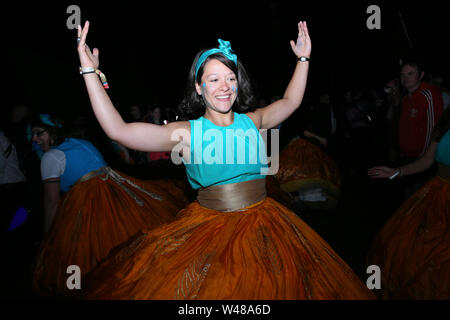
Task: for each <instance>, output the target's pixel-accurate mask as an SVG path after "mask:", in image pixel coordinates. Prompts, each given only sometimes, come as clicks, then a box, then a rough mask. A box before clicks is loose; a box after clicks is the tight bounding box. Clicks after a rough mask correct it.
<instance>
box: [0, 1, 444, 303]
mask: <svg viewBox="0 0 450 320" xmlns="http://www.w3.org/2000/svg"><path fill="white" fill-rule="evenodd" d="M72 4H76V5H78V6H79V7H80V9H81V20H82V22H84V21H85V20H89V21H90V22H91V28H90V33H89V35H88V41H87V43H88V44H89V46H90V47H91V48H94V47H97V48H99V49H100V69H101V70H102V71H103V72H104V73H105V74H106V76H107V79H108V82H109V85H110V89H109V90H108V93H109V95H110V97H111V99H112V101H113V103H114V105H115V107H116V108H117V109H118V110H119V111H121V112H122V113H123V114H124V113H125V112H126V110H127V108H128V107H130V106H131V105H134V104H140V105H148V104H150V103H157V104H161V105H162V106H164V107H169V108H175V107H176V106H177V105H178V103H179V102H180V100H181V99H182V96H183V92H184V89H185V85H186V80H187V75H188V71H189V69H190V67H191V63H192V61H193V59H194V57H195V55H196V53H197V52H198V51H199V50H201V49H203V48H211V47H217V39H218V38H222V39H224V40H228V41H230V42H231V44H232V48H233V49H234V51H235V52H236V53H237V55H238V56H239V58H240V59H241V60H242V61H243V63H244V64H245V66H246V67H247V69H248V71H249V73H250V75H251V76H252V78H253V79H254V81H255V83H256V85H257V89H258V93H259V95H260V96H261V97H262V98H265V99H266V100H268V99H270V98H271V97H273V96H277V95H278V96H280V95H282V94H283V92H284V90H285V88H286V85H287V83H288V81H289V79H290V77H291V75H292V72H293V71H294V67H295V56H294V54H293V53H292V51H291V48H290V45H289V41H290V40H291V39H292V40H295V39H296V36H297V23H298V21H300V20H306V21H307V23H308V27H309V31H310V36H311V39H312V47H313V49H312V61H311V64H310V72H309V80H308V87H307V91H306V97H305V98H306V100H308V99H310V97H312V96H316V95H317V94H318V93H320V92H323V91H328V92H330V93H332V94H333V95H334V96H342V94H343V93H344V91H345V90H347V89H350V88H353V87H355V86H367V87H374V88H377V89H382V88H383V86H384V85H385V84H386V83H387V82H388V81H389V80H391V79H393V78H395V77H397V76H398V74H399V62H400V59H403V57H405V56H407V55H409V54H411V53H414V54H415V55H419V56H422V57H423V59H424V60H425V62H426V64H427V69H428V71H432V72H437V73H440V74H442V75H443V76H444V78H445V80H446V81H448V79H449V78H450V68H449V64H448V58H449V57H450V46H448V45H447V44H448V43H449V37H450V32H449V31H450V28H449V22H448V15H449V14H448V12H447V11H446V10H445V7H444V5H443V2H442V1H441V2H433V1H426V2H423V1H422V2H417V1H414V2H411V1H405V2H401V3H400V2H395V3H392V2H389V3H387V2H383V1H360V2H350V3H349V2H347V1H346V2H344V1H334V2H331V1H325V2H324V1H314V0H310V1H304V0H302V1H294V2H293V1H288V2H276V1H273V0H260V1H255V2H247V1H245V2H244V1H235V2H232V1H221V2H212V1H209V2H207V1H195V2H193V1H184V2H180V1H165V2H164V1H163V2H154V1H145V2H144V1H120V2H113V1H95V2H93V1H91V2H79V1H77V2H69V1H60V2H58V3H52V2H47V3H46V2H42V1H41V2H33V3H31V2H22V1H20V2H19V1H15V2H13V3H9V4H8V6H7V7H2V9H1V10H2V11H1V12H2V17H1V18H0V23H1V30H2V32H1V36H0V42H1V44H2V45H1V50H2V53H3V57H4V60H3V61H2V66H1V71H2V78H3V80H4V81H3V85H2V90H1V97H2V100H1V102H2V105H1V108H2V111H3V114H2V117H1V120H2V122H7V121H8V119H7V118H8V117H7V111H8V109H9V108H11V107H12V106H13V105H17V104H26V105H27V106H29V107H30V108H31V109H32V111H36V112H39V113H50V114H52V115H59V116H61V117H63V118H65V119H66V120H71V119H75V118H77V117H79V116H88V117H89V118H90V119H91V121H92V122H93V123H94V125H95V126H97V127H98V124H97V123H96V120H95V118H94V117H93V114H92V110H91V106H90V103H89V99H88V95H87V92H86V88H85V85H84V82H83V79H82V77H81V76H80V75H79V73H78V66H79V61H78V55H77V51H76V30H69V29H68V28H67V26H66V22H67V19H68V18H69V16H70V14H69V13H67V12H66V10H67V8H68V6H70V5H72ZM372 4H376V5H378V6H379V7H380V9H381V29H380V30H369V29H368V28H367V26H366V21H367V19H368V17H369V16H370V15H369V14H367V13H366V10H367V7H368V6H369V5H372ZM399 12H400V13H401V15H402V17H403V19H404V23H405V26H406V29H407V32H408V35H409V37H410V40H411V41H412V45H413V49H411V47H410V45H409V43H408V40H407V37H406V34H405V30H404V27H403V25H402V23H401V20H400V16H399ZM5 53H6V55H5ZM447 87H448V82H447ZM305 104H307V103H305ZM303 107H305V106H303ZM300 108H302V107H300ZM294 123H295V120H294ZM97 132H101V130H100V128H99V127H98V128H97ZM99 135H100V134H99ZM375 137H376V138H377V139H378V138H379V137H378V136H376V135H375ZM364 143H365V141H364ZM382 143H383V141H382V142H381V144H382ZM351 147H352V145H350V147H347V149H346V148H345V146H344V148H343V149H339V150H338V154H339V155H340V156H339V158H342V159H343V161H341V162H340V163H339V164H340V165H341V166H342V170H343V173H344V176H345V178H346V180H345V181H344V186H343V197H342V199H341V200H340V204H339V207H338V209H337V210H336V211H333V212H330V213H327V212H325V213H320V212H314V213H312V214H311V215H310V216H305V215H304V216H302V218H303V219H304V220H306V222H307V223H308V224H310V225H311V226H312V227H313V228H314V229H315V230H316V231H318V232H319V234H320V235H321V236H323V237H324V238H325V240H326V241H328V242H329V243H330V244H331V245H332V247H333V248H334V249H335V250H336V251H337V252H338V254H339V255H340V256H341V257H342V258H343V259H344V260H345V261H346V262H347V263H349V265H350V266H351V267H352V268H353V269H354V270H355V271H356V272H357V274H358V275H359V276H361V278H362V279H364V280H365V279H366V278H367V274H366V270H365V254H366V252H367V249H368V247H369V245H370V243H371V240H372V238H373V236H374V235H375V233H376V232H377V231H378V229H379V228H380V227H381V226H382V225H383V223H384V222H385V221H386V220H387V218H388V217H389V216H390V215H391V214H392V212H394V210H395V209H396V208H397V207H398V206H399V205H400V204H401V202H402V199H401V197H399V190H400V187H399V184H400V183H399V182H398V181H369V179H368V178H367V174H366V173H367V169H368V167H369V165H375V164H382V162H380V160H379V158H380V157H375V155H376V153H377V149H376V148H373V149H374V151H373V152H372V153H370V154H367V155H365V154H364V152H360V151H359V149H358V150H353V152H349V150H352V148H351ZM370 147H371V146H369V148H370ZM359 153H363V157H362V158H364V156H365V157H366V158H367V159H365V160H366V162H363V163H362V164H360V165H359V166H358V168H357V169H358V170H359V171H358V170H355V168H353V165H354V164H357V162H358V159H360V158H357V157H356V158H355V159H356V160H355V159H352V157H353V156H354V155H358V154H359ZM347 160H352V162H348V161H347ZM37 163H38V162H37V161H36V164H37ZM108 163H109V162H108ZM138 169H139V170H140V169H141V168H140V167H139V168H138ZM149 170H150V171H152V174H153V173H154V171H155V170H151V169H147V171H149ZM37 172H39V168H37ZM134 172H138V171H137V169H136V170H135V171H134ZM355 172H356V173H355ZM139 174H140V175H139V177H140V178H142V177H143V174H144V172H143V170H142V171H139ZM36 181H37V183H39V186H40V181H39V179H37V180H36ZM32 195H33V198H34V199H35V201H36V203H39V204H40V203H41V196H40V194H39V192H38V188H36V189H33V193H32ZM35 216H38V215H36V214H35ZM41 229H42V228H40V229H39V230H41ZM36 230H37V229H36ZM39 236H40V234H39ZM17 237H18V238H20V237H22V234H19V235H18V236H17ZM33 239H34V238H33ZM27 241H28V240H27ZM16 247H18V248H20V247H19V246H17V245H16ZM23 248H25V249H23V250H22V251H20V249H16V248H15V247H14V249H15V255H16V256H14V255H10V256H9V257H8V255H6V256H7V257H8V258H7V259H6V260H8V261H9V265H10V267H11V269H8V270H14V271H15V273H16V274H21V276H19V277H18V276H16V277H15V276H13V275H11V274H10V276H7V278H8V280H9V281H11V285H10V287H11V288H12V289H9V291H6V290H5V291H4V293H6V295H7V296H9V297H10V296H13V295H17V296H19V297H22V296H24V293H25V292H27V290H28V289H29V283H28V282H27V281H28V278H25V276H23V275H28V277H29V276H30V269H29V265H31V262H32V259H33V255H34V253H35V250H36V248H37V247H36V246H33V247H32V246H31V245H30V244H29V243H28V242H26V243H25V244H24V245H23ZM13 256H14V257H15V259H16V260H14V259H12V258H11V257H13ZM2 274H8V273H6V272H2ZM21 278H24V279H25V280H23V282H22V283H19V284H18V281H19V280H17V279H21ZM19 282H20V281H19ZM14 290H15V291H14Z"/></svg>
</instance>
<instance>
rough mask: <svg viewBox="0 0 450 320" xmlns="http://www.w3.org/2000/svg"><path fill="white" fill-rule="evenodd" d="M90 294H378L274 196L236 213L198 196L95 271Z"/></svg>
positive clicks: (206, 296) (299, 296)
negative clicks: (204, 202)
mask: <svg viewBox="0 0 450 320" xmlns="http://www.w3.org/2000/svg"><path fill="white" fill-rule="evenodd" d="M84 288H85V291H84V292H85V298H87V299H101V300H103V299H155V300H161V299H162V300H170V299H176V300H181V299H201V300H211V299H212V300H223V299H225V300H235V299H239V300H254V299H258V300H264V299H271V300H272V299H373V298H374V295H373V294H372V292H371V291H370V290H368V289H367V287H366V286H365V284H364V283H363V282H362V281H361V280H360V279H359V278H358V277H357V276H356V275H355V274H354V272H353V271H352V269H351V268H350V267H349V266H348V265H347V264H346V263H345V262H344V261H343V260H342V259H341V258H340V257H339V256H338V255H337V254H336V252H334V250H333V249H332V248H331V247H330V246H329V245H328V244H327V243H326V242H325V241H324V240H323V239H322V238H321V237H320V236H319V235H318V234H317V233H316V232H314V231H313V230H312V229H311V228H310V227H309V226H308V225H306V224H305V223H304V222H303V221H302V220H301V219H300V218H298V217H297V216H296V215H295V214H294V213H293V212H292V211H290V210H288V209H287V208H286V207H284V206H283V205H281V204H279V203H278V202H276V201H275V200H273V199H271V198H269V197H268V198H266V199H265V200H263V201H261V202H259V203H257V204H255V205H253V206H250V207H247V208H245V209H242V210H239V211H234V212H226V213H225V212H219V211H215V210H211V209H208V208H205V207H202V206H201V205H199V204H198V202H197V201H194V202H193V203H191V204H190V205H188V206H187V207H186V208H185V209H183V210H182V211H181V212H180V213H179V215H178V217H177V219H176V220H175V221H173V222H171V223H170V224H166V225H163V226H161V227H158V228H156V229H153V230H147V231H143V232H140V233H138V234H137V235H136V236H134V237H133V238H132V239H130V240H129V241H127V242H126V243H124V244H122V245H120V246H118V247H116V248H115V249H114V250H112V251H111V253H110V254H109V255H108V257H107V258H106V259H105V260H104V261H103V262H102V263H100V264H99V265H98V266H97V267H96V268H95V269H94V270H92V272H91V273H90V274H89V275H88V276H87V278H86V281H85V283H84Z"/></svg>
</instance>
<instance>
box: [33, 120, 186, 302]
mask: <svg viewBox="0 0 450 320" xmlns="http://www.w3.org/2000/svg"><path fill="white" fill-rule="evenodd" d="M29 128H30V132H29V133H30V138H31V139H32V141H33V143H34V144H35V146H36V147H37V149H38V151H42V153H41V156H42V159H41V176H42V181H43V183H44V227H45V235H44V238H43V241H42V242H41V245H40V248H39V250H38V253H37V257H36V262H35V264H36V265H35V266H34V273H33V290H34V292H35V293H36V294H39V295H43V296H58V295H65V294H70V293H71V292H70V290H69V288H68V287H67V284H66V282H67V279H68V277H69V275H70V274H67V268H68V267H69V266H72V265H75V266H78V267H79V269H80V272H81V274H82V275H84V274H86V273H88V272H89V271H90V270H91V268H93V267H94V266H95V265H96V264H97V263H98V262H99V261H100V260H101V259H103V258H104V257H105V256H106V255H107V254H108V252H109V250H110V249H112V248H113V247H115V246H117V245H119V244H120V243H122V242H124V241H125V240H128V239H129V238H130V237H131V236H133V235H134V234H136V232H138V231H139V230H140V229H142V228H146V229H148V228H153V227H156V226H159V225H161V224H164V223H168V222H170V221H172V220H173V219H174V218H175V215H176V213H177V212H178V210H179V209H181V207H182V206H183V205H184V204H185V203H184V202H181V204H180V205H178V202H177V201H176V199H175V198H173V196H172V195H171V194H170V192H166V191H165V190H166V189H165V188H164V184H162V183H156V184H152V183H150V182H145V183H144V182H142V181H140V180H138V179H135V178H133V177H130V176H127V175H125V174H122V173H118V172H116V171H114V170H112V169H111V168H110V167H108V166H107V164H106V162H105V161H104V159H103V157H102V155H101V154H100V152H99V151H98V150H97V149H96V148H95V147H94V146H93V145H92V144H91V143H90V142H89V141H87V140H83V139H74V138H67V137H65V135H64V132H63V129H62V126H61V125H60V124H59V123H58V122H57V121H56V120H54V119H52V117H50V116H49V115H44V114H41V115H39V116H38V117H36V119H34V120H32V121H31V124H30V127H29ZM165 185H168V183H165ZM161 187H163V188H161Z"/></svg>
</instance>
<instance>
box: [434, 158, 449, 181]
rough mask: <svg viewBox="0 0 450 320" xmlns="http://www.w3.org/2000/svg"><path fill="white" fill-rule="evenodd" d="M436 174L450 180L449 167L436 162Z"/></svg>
mask: <svg viewBox="0 0 450 320" xmlns="http://www.w3.org/2000/svg"><path fill="white" fill-rule="evenodd" d="M437 175H438V176H439V177H441V178H442V179H445V180H447V181H450V167H449V166H446V165H445V164H442V163H439V162H438V172H437Z"/></svg>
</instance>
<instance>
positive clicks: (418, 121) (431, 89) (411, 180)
mask: <svg viewBox="0 0 450 320" xmlns="http://www.w3.org/2000/svg"><path fill="white" fill-rule="evenodd" d="M423 77H424V70H423V67H422V65H421V63H420V62H417V61H408V62H405V63H404V64H403V65H402V67H401V70H400V82H401V84H402V86H403V88H404V90H405V92H406V94H405V95H404V97H403V98H402V102H401V108H400V118H399V122H398V144H399V149H400V156H401V159H400V162H401V164H403V165H405V164H407V163H411V162H413V161H414V160H416V159H418V158H420V157H421V156H422V155H423V154H424V153H425V152H426V150H427V148H428V146H429V145H430V142H431V131H432V130H433V127H434V125H435V124H436V123H437V122H438V120H439V118H440V116H441V115H442V112H443V100H442V93H441V90H440V89H439V88H438V87H436V86H433V85H431V84H428V83H425V82H423ZM435 169H436V168H435V167H432V168H430V169H429V170H427V171H424V172H422V173H420V174H416V175H414V176H410V177H406V178H403V179H402V184H403V188H404V197H405V200H406V199H408V198H409V197H410V196H412V194H413V193H414V192H416V191H417V190H418V189H419V188H420V187H422V186H423V185H424V184H425V183H426V182H427V181H428V180H429V179H430V177H431V176H432V175H433V174H434V171H435Z"/></svg>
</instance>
